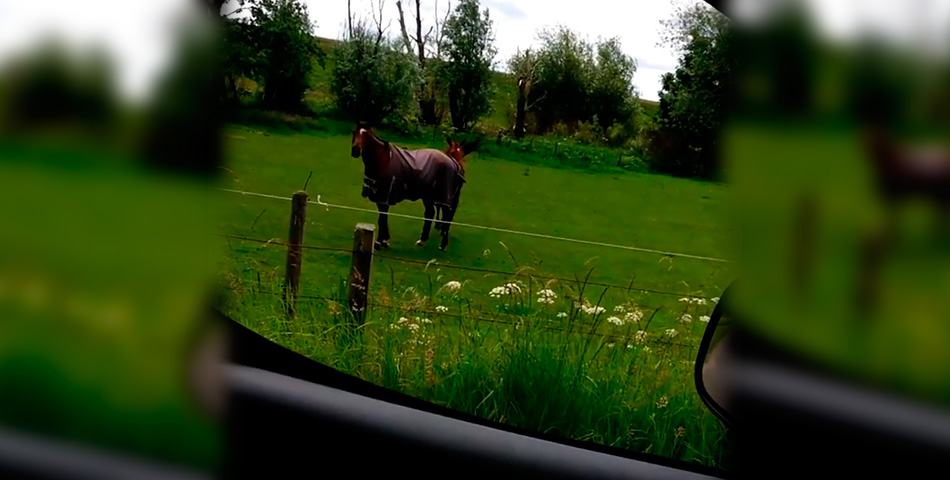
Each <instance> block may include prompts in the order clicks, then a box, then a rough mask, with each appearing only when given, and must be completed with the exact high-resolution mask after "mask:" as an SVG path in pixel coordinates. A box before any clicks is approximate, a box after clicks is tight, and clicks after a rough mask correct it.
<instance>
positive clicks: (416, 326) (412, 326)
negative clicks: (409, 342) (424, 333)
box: [409, 323, 419, 332]
mask: <svg viewBox="0 0 950 480" xmlns="http://www.w3.org/2000/svg"><path fill="white" fill-rule="evenodd" d="M409 330H412V331H413V332H416V331H418V330H419V325H418V324H415V323H410V324H409Z"/></svg>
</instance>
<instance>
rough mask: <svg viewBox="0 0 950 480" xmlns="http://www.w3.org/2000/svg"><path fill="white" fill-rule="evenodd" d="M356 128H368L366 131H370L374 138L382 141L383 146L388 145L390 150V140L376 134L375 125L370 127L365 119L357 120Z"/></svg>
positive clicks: (387, 147)
mask: <svg viewBox="0 0 950 480" xmlns="http://www.w3.org/2000/svg"><path fill="white" fill-rule="evenodd" d="M356 129H357V130H360V129H362V130H366V132H367V133H369V134H370V135H371V136H372V137H373V138H374V139H376V141H378V142H379V143H382V144H383V146H384V147H386V149H387V150H389V141H388V140H383V139H382V138H379V135H376V132H375V131H374V130H373V127H370V126H369V124H368V123H366V122H363V121H360V122H357V124H356Z"/></svg>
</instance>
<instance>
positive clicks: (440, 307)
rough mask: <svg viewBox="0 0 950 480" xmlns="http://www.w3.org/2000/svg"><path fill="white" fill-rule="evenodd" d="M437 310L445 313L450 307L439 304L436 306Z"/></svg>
mask: <svg viewBox="0 0 950 480" xmlns="http://www.w3.org/2000/svg"><path fill="white" fill-rule="evenodd" d="M435 311H437V312H440V313H445V312H448V311H449V307H446V306H445V305H439V306H437V307H435Z"/></svg>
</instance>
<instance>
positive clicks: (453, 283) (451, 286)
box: [445, 280, 462, 292]
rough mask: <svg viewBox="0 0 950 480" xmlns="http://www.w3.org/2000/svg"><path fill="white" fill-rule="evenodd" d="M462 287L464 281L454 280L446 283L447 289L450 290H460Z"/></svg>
mask: <svg viewBox="0 0 950 480" xmlns="http://www.w3.org/2000/svg"><path fill="white" fill-rule="evenodd" d="M460 288H462V282H458V281H455V280H452V281H451V282H449V283H446V284H445V289H446V290H449V291H453V292H454V291H457V290H459V289H460Z"/></svg>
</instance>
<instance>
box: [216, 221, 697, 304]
mask: <svg viewBox="0 0 950 480" xmlns="http://www.w3.org/2000/svg"><path fill="white" fill-rule="evenodd" d="M217 235H219V236H223V237H227V238H234V239H238V240H246V241H251V242H257V243H263V244H274V245H281V246H290V244H289V243H286V242H281V241H279V240H275V239H269V240H264V239H261V238H252V237H247V236H242V235H231V234H217ZM300 248H303V249H305V250H315V251H326V252H337V253H349V254H353V253H359V252H356V251H354V250H353V249H351V248H335V247H314V246H309V245H300ZM373 256H374V257H376V258H383V259H387V260H393V261H397V262H403V263H410V264H416V265H425V266H427V267H428V266H432V265H436V266H439V267H444V268H449V269H455V270H465V271H471V272H479V273H490V274H495V275H506V276H529V277H536V278H544V279H548V280H559V281H562V282H572V283H573V282H577V283H583V284H584V285H593V286H598V287H608V288H616V289H618V290H625V291H631V290H635V291H638V292H647V293H654V294H658V295H668V296H673V297H681V298H682V297H686V298H702V299H705V300H712V299H713V298H715V297H710V296H704V295H693V294H686V293H679V292H667V291H664V290H658V289H652V288H644V287H635V286H633V283H632V282H631V283H630V284H629V285H626V286H623V285H617V284H611V283H604V282H596V281H581V280H580V279H577V278H574V279H571V278H567V277H560V276H557V275H547V274H543V273H526V272H511V271H505V270H494V269H488V268H481V267H468V266H462V265H452V264H448V263H439V262H438V261H432V260H430V261H423V260H414V259H409V258H400V257H395V256H391V255H386V254H381V253H378V252H374V253H373Z"/></svg>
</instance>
